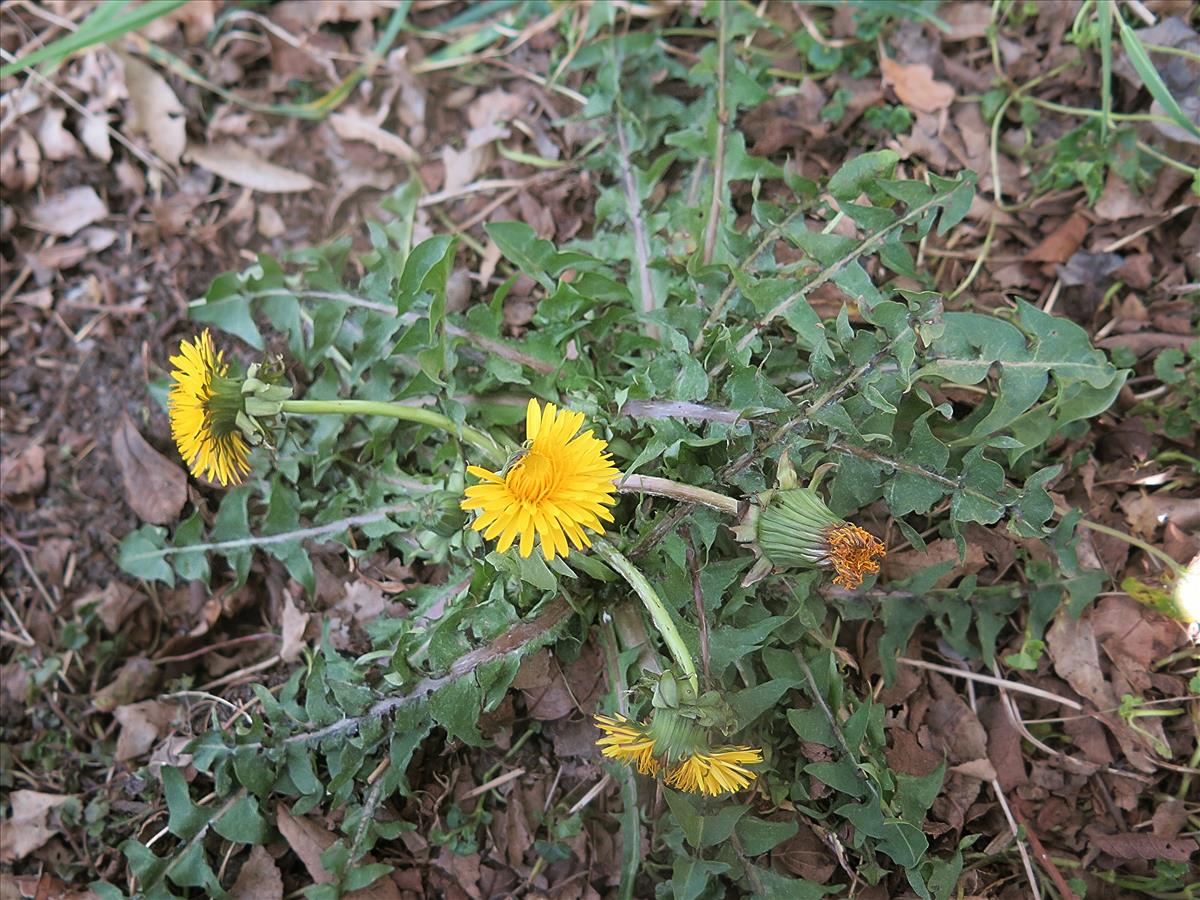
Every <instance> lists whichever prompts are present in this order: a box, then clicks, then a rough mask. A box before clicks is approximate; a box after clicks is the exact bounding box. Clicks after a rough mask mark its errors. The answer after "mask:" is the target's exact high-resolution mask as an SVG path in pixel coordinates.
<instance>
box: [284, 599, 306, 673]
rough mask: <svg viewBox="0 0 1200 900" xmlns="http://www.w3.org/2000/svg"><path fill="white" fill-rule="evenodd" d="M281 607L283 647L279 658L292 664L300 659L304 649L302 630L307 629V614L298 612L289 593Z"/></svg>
mask: <svg viewBox="0 0 1200 900" xmlns="http://www.w3.org/2000/svg"><path fill="white" fill-rule="evenodd" d="M285 598H286V599H285V600H284V605H283V645H282V646H281V647H280V649H279V657H280V659H282V660H283V661H284V662H285V663H293V662H295V661H296V660H298V659H299V658H300V651H301V650H303V649H304V629H305V628H307V627H308V613H305V612H300V610H299V608H297V606H296V602H295V601H294V600H293V599H292V595H291V594H290V593H288V594H285Z"/></svg>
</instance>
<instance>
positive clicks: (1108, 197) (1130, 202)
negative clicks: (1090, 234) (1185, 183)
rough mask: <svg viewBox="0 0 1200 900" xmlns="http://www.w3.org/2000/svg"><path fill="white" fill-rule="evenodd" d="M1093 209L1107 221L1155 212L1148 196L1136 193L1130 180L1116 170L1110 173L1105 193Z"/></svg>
mask: <svg viewBox="0 0 1200 900" xmlns="http://www.w3.org/2000/svg"><path fill="white" fill-rule="evenodd" d="M1092 209H1093V211H1094V212H1095V213H1096V215H1098V216H1099V217H1100V218H1101V219H1104V220H1105V221H1106V222H1118V221H1120V220H1122V219H1132V218H1134V217H1135V216H1148V215H1150V214H1151V213H1153V212H1154V208H1153V207H1152V206H1151V205H1150V203H1149V202H1148V201H1147V198H1146V197H1144V196H1142V195H1140V194H1135V193H1134V192H1133V188H1131V187H1130V186H1129V182H1128V181H1126V180H1125V179H1124V178H1122V177H1121V176H1120V175H1118V174H1117V173H1116V172H1115V171H1110V172H1109V173H1108V180H1107V181H1106V182H1105V183H1104V193H1102V194H1101V195H1100V199H1099V200H1097V201H1096V205H1095V206H1094V207H1092Z"/></svg>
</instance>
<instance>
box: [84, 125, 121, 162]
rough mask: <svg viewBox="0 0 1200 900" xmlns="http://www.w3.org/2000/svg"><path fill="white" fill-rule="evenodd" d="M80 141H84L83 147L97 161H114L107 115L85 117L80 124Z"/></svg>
mask: <svg viewBox="0 0 1200 900" xmlns="http://www.w3.org/2000/svg"><path fill="white" fill-rule="evenodd" d="M79 139H80V140H81V141H83V146H85V147H87V151H88V153H90V154H92V156H94V157H95V158H96V159H98V160H100V161H101V162H110V161H111V160H112V155H113V151H112V140H111V139H110V136H109V131H108V116H107V115H105V114H101V113H93V114H91V115H88V116H84V117H83V120H82V121H81V122H80V123H79Z"/></svg>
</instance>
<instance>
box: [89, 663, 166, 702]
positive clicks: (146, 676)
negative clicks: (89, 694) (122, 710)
mask: <svg viewBox="0 0 1200 900" xmlns="http://www.w3.org/2000/svg"><path fill="white" fill-rule="evenodd" d="M158 677H159V671H158V667H157V666H156V665H154V663H152V662H150V660H148V659H146V657H144V656H135V657H134V658H133V659H127V660H126V661H125V665H123V666H121V668H120V669H119V670H118V671H117V674H116V676H115V677H114V678H113V680H112V681H110V682H109V683H108V684H106V685H105V686H104V687H102V688H100V690H98V691H97V692H96V695H95V696H94V697H93V698H92V705H93V706H95V707H96V709H98V710H100V712H112V711H113V710H114V709H116V708H117V707H118V706H124V705H125V704H127V703H134V702H136V701H138V700H141V699H142V698H143V697H147V696H149V695H150V694H151V693H153V691H154V688H155V686H156V685H157V684H158Z"/></svg>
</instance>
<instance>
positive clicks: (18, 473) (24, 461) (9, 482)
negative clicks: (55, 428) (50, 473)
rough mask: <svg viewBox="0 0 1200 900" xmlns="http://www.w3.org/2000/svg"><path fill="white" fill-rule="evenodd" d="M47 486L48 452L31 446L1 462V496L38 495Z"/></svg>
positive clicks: (38, 445)
mask: <svg viewBox="0 0 1200 900" xmlns="http://www.w3.org/2000/svg"><path fill="white" fill-rule="evenodd" d="M45 485H46V450H45V448H44V447H42V445H41V444H30V445H29V446H28V447H26V448H25V449H24V450H22V451H21V452H20V453H18V454H16V455H15V456H13V455H6V456H5V457H4V459H2V460H0V495H2V496H5V497H19V496H21V495H22V494H36V493H37V492H38V491H40V490H41V489H42V488H43V487H45Z"/></svg>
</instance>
